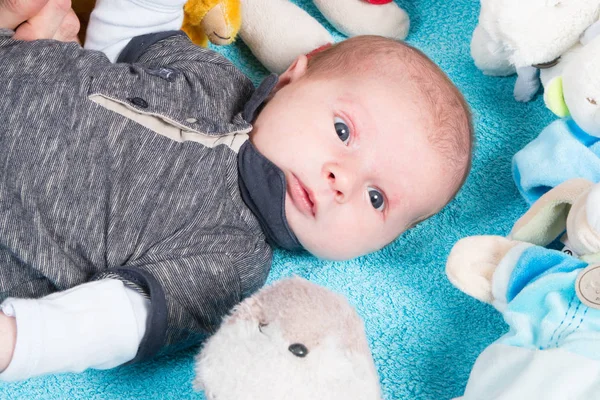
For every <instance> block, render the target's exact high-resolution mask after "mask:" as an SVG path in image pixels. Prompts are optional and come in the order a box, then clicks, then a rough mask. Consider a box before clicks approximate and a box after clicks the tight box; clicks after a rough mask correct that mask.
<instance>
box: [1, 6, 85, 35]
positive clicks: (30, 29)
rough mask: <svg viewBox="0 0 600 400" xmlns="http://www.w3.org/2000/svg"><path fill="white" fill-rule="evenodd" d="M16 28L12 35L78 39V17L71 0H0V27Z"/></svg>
mask: <svg viewBox="0 0 600 400" xmlns="http://www.w3.org/2000/svg"><path fill="white" fill-rule="evenodd" d="M2 28H3V29H12V30H14V31H15V35H14V36H13V37H14V39H17V40H37V39H55V40H60V41H63V42H71V41H77V32H79V19H78V18H77V16H76V15H75V13H74V12H73V9H71V0H0V29H2Z"/></svg>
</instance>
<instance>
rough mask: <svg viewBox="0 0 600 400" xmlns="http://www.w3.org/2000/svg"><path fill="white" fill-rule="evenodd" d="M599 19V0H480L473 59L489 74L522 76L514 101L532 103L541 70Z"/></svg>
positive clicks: (538, 84) (519, 79)
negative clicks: (539, 70) (515, 74)
mask: <svg viewBox="0 0 600 400" xmlns="http://www.w3.org/2000/svg"><path fill="white" fill-rule="evenodd" d="M599 17H600V0H527V1H522V0H481V12H480V14H479V25H478V26H477V27H476V28H475V31H474V32H473V39H472V41H471V55H472V56H473V59H474V60H475V64H476V65H477V67H478V68H479V69H481V70H482V71H483V72H484V73H485V74H487V75H493V76H506V75H511V74H513V73H515V72H516V73H517V74H518V79H517V83H516V84H515V92H514V95H515V99H517V100H518V101H530V100H531V99H532V98H533V97H534V96H535V94H536V93H537V91H538V89H539V87H540V83H539V78H538V69H539V68H544V67H546V66H548V65H552V63H553V62H554V61H555V60H556V59H558V58H559V57H560V56H561V55H562V54H564V53H565V52H566V51H567V50H569V49H570V48H571V47H572V46H573V45H575V44H576V43H577V42H578V41H579V40H580V38H581V37H582V35H585V32H586V30H587V29H588V28H589V27H590V26H591V25H592V24H594V23H595V22H597V21H598V18H599Z"/></svg>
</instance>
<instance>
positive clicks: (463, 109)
mask: <svg viewBox="0 0 600 400" xmlns="http://www.w3.org/2000/svg"><path fill="white" fill-rule="evenodd" d="M252 142H253V143H254V145H255V146H256V147H257V149H258V150H259V151H260V152H261V153H262V154H263V155H264V156H266V157H267V158H268V159H269V160H271V161H272V162H273V163H274V164H275V165H277V166H278V167H279V168H280V169H281V170H282V171H283V172H284V174H285V177H286V180H287V193H286V200H285V211H286V217H287V220H288V223H289V225H290V228H291V230H292V231H293V232H294V234H295V235H296V236H297V237H298V240H299V241H300V243H302V245H303V246H304V248H306V249H307V250H308V251H309V252H311V253H312V254H314V255H316V256H317V257H321V258H326V259H337V260H343V259H349V258H353V257H356V256H359V255H363V254H366V253H369V252H372V251H375V250H379V249H381V248H382V247H384V246H385V245H386V244H388V243H390V242H391V241H393V240H394V239H395V238H397V237H398V236H399V235H400V234H401V233H402V232H404V231H405V230H406V229H408V228H410V227H412V226H414V225H415V224H416V223H418V222H419V221H422V220H424V219H426V218H428V217H429V216H431V215H433V214H435V213H437V212H438V211H440V210H441V209H442V208H443V207H444V206H445V205H446V204H447V203H448V202H449V201H450V200H451V199H452V198H453V197H454V195H455V194H456V193H457V192H458V190H459V189H460V187H461V186H462V184H463V182H464V181H465V179H466V176H467V174H468V172H469V169H470V163H471V147H472V126H471V119H470V112H469V109H468V106H467V105H466V103H465V101H464V99H463V97H462V95H461V94H460V92H459V91H458V90H457V89H456V87H455V86H454V85H453V84H452V83H451V82H450V80H449V79H448V78H447V77H446V75H445V74H444V73H443V72H442V71H441V70H440V69H439V68H438V67H437V66H436V65H435V64H434V63H433V62H432V61H431V60H429V59H428V58H427V57H426V56H425V55H423V53H421V52H420V51H418V50H416V49H414V48H412V47H410V46H408V45H406V44H404V43H401V42H397V41H393V40H390V39H385V38H382V37H376V36H362V37H355V38H352V39H348V40H346V41H344V42H341V43H339V44H337V45H334V46H332V47H331V48H329V49H326V50H323V51H322V52H319V53H316V54H315V55H313V56H311V57H310V58H307V57H305V56H301V57H299V58H298V59H297V60H296V61H295V62H294V64H293V65H292V66H290V68H289V69H288V70H287V71H286V72H284V73H283V74H282V75H281V76H280V80H279V83H278V85H277V87H276V88H275V91H274V94H273V96H272V98H270V100H269V101H268V102H267V103H266V105H265V106H264V108H263V110H262V111H261V112H260V114H259V115H258V117H257V118H256V120H255V122H254V131H253V134H252Z"/></svg>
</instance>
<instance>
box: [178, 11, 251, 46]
mask: <svg viewBox="0 0 600 400" xmlns="http://www.w3.org/2000/svg"><path fill="white" fill-rule="evenodd" d="M241 8H242V7H241V3H240V0H188V2H187V3H186V4H185V7H184V12H185V13H184V19H183V26H182V28H181V29H182V30H183V31H184V32H185V33H187V35H188V36H189V37H190V39H191V40H192V42H194V43H196V44H197V45H199V46H204V47H206V46H208V41H209V40H210V42H211V43H213V44H216V45H227V44H230V43H232V42H233V41H234V40H235V37H236V35H237V33H238V31H239V30H240V26H241V25H242V10H241Z"/></svg>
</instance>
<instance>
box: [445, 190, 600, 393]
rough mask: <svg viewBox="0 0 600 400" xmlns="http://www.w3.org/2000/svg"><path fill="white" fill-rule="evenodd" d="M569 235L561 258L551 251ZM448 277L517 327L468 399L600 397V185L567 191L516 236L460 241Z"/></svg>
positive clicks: (541, 206)
mask: <svg viewBox="0 0 600 400" xmlns="http://www.w3.org/2000/svg"><path fill="white" fill-rule="evenodd" d="M565 230H566V234H565V235H563V237H562V240H563V242H564V243H565V244H566V246H565V248H564V249H563V251H562V252H561V251H555V250H549V249H547V248H545V247H543V246H546V245H548V244H549V243H550V242H552V241H554V240H555V239H556V238H558V237H559V236H561V235H562V233H563V232H564V231H565ZM446 273H447V275H448V278H449V279H450V281H451V282H452V283H453V284H454V285H455V286H456V287H457V288H459V289H460V290H462V291H463V292H465V293H467V294H469V295H471V296H473V297H475V298H477V299H480V300H482V301H485V302H488V303H490V304H492V305H493V306H494V307H495V308H496V309H497V310H498V311H500V312H501V313H502V314H503V316H504V320H505V322H506V323H507V324H508V326H509V331H508V333H506V334H505V335H504V336H502V337H501V338H500V339H498V340H497V341H496V342H494V343H492V344H491V345H490V346H488V347H487V348H486V349H485V350H484V351H483V353H482V354H481V355H480V356H479V357H478V359H477V361H476V362H475V365H474V367H473V369H472V371H471V375H470V377H469V381H468V383H467V387H466V389H465V393H464V395H463V397H462V399H464V400H470V399H486V400H492V399H511V400H515V399H544V400H548V399H557V400H558V399H560V400H564V399H582V400H583V399H585V400H588V399H598V398H600V184H593V183H592V182H590V181H586V180H584V179H574V180H570V181H567V182H565V183H563V184H560V185H558V186H557V187H556V188H554V189H552V190H550V191H548V192H547V193H546V194H545V195H544V196H542V197H541V198H540V199H539V200H538V201H537V202H536V203H535V204H534V205H533V206H532V208H531V209H530V210H529V211H528V212H527V213H526V214H525V215H524V216H523V217H522V218H521V219H520V220H519V221H518V222H517V223H516V224H515V226H514V228H513V230H512V232H511V234H510V235H509V237H507V238H505V237H500V236H473V237H468V238H465V239H463V240H461V241H459V242H458V243H457V244H456V245H455V246H454V248H453V249H452V252H451V254H450V256H449V258H448V263H447V267H446Z"/></svg>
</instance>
